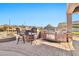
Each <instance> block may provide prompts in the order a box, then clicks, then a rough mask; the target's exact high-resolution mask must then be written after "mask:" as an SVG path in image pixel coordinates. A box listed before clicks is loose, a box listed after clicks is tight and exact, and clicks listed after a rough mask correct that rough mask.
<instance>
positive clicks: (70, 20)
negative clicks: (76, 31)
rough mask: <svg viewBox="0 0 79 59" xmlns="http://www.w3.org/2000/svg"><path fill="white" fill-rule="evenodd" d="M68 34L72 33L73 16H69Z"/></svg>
mask: <svg viewBox="0 0 79 59" xmlns="http://www.w3.org/2000/svg"><path fill="white" fill-rule="evenodd" d="M67 32H68V33H71V32H72V14H67Z"/></svg>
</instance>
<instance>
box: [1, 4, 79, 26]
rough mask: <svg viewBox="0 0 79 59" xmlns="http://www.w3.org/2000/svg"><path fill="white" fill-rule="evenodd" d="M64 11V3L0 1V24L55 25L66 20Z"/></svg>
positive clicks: (65, 7) (65, 9)
mask: <svg viewBox="0 0 79 59" xmlns="http://www.w3.org/2000/svg"><path fill="white" fill-rule="evenodd" d="M66 11H67V6H66V3H0V24H1V25H2V24H9V20H10V24H11V25H22V24H23V25H29V26H46V25H47V24H51V25H52V26H57V25H58V24H59V23H60V22H66V20H67V19H66ZM75 15H76V14H75ZM75 15H73V19H75V20H77V19H78V17H79V15H77V16H75Z"/></svg>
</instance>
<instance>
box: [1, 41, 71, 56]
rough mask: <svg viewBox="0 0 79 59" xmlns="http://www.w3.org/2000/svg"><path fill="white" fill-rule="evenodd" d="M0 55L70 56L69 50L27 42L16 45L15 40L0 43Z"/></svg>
mask: <svg viewBox="0 0 79 59" xmlns="http://www.w3.org/2000/svg"><path fill="white" fill-rule="evenodd" d="M0 55H1V56H2V55H3V56H7V55H8V56H72V52H71V51H66V50H63V49H60V48H56V47H53V46H48V45H45V44H41V45H33V44H31V43H29V42H26V43H25V44H23V43H22V42H21V41H20V43H19V44H18V45H17V44H16V41H10V42H4V43H0Z"/></svg>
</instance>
